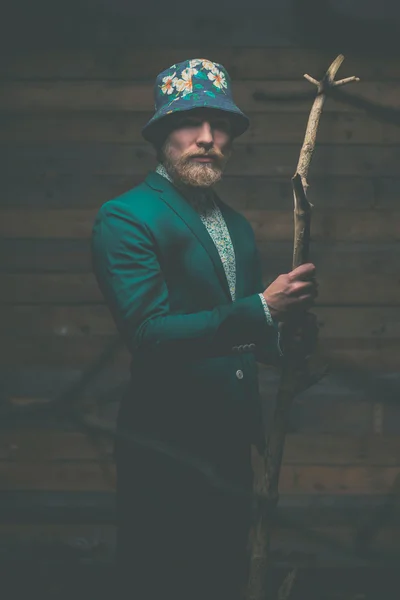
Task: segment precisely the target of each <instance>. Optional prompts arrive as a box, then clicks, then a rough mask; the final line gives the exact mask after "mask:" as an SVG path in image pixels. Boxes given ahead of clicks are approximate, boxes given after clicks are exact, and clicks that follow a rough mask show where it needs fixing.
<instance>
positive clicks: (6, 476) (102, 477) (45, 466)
mask: <svg viewBox="0 0 400 600" xmlns="http://www.w3.org/2000/svg"><path fill="white" fill-rule="evenodd" d="M399 474H400V467H399V466H395V467H391V466H384V467H383V466H368V467H364V466H326V465H324V466H314V465H307V466H302V465H285V464H284V465H282V470H281V475H280V491H281V492H282V493H285V494H320V493H323V494H388V493H390V492H391V491H392V487H393V485H394V483H395V481H396V477H398V476H399ZM114 488H115V466H114V464H113V463H112V462H106V461H103V462H98V461H82V460H79V461H75V462H66V461H64V462H60V463H43V462H34V461H32V462H28V461H27V462H21V463H20V462H14V461H0V491H6V490H15V491H18V490H26V491H31V490H48V491H99V492H104V491H112V490H113V489H114Z"/></svg>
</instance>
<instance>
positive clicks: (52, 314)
mask: <svg viewBox="0 0 400 600" xmlns="http://www.w3.org/2000/svg"><path fill="white" fill-rule="evenodd" d="M313 312H315V314H316V315H317V317H318V323H319V326H320V337H321V339H322V340H325V339H343V340H345V339H353V338H357V339H362V338H365V339H369V338H371V339H373V340H383V339H398V341H399V344H400V310H399V308H398V306H395V307H390V306H389V307H387V306H384V307H375V306H372V307H360V306H356V307H343V306H334V307H332V306H328V307H323V306H315V307H314V308H313ZM0 327H1V329H2V331H3V333H4V335H12V333H14V335H16V336H19V335H24V333H25V332H26V331H29V332H30V333H31V334H32V336H36V335H38V336H49V335H56V336H61V337H68V336H78V337H82V336H84V337H86V336H88V335H113V334H115V332H116V329H115V326H114V323H113V321H112V318H111V315H110V312H109V310H108V308H107V307H106V306H105V305H103V304H91V305H79V306H75V305H56V304H55V305H36V304H33V305H29V304H26V305H4V306H2V309H1V312H0Z"/></svg>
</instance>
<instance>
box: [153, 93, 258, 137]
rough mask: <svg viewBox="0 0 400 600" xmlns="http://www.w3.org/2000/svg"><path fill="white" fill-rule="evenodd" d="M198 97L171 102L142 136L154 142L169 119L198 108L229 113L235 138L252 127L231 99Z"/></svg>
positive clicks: (154, 118) (154, 117)
mask: <svg viewBox="0 0 400 600" xmlns="http://www.w3.org/2000/svg"><path fill="white" fill-rule="evenodd" d="M196 95H197V96H198V97H197V98H196V100H193V98H190V99H189V98H188V99H185V97H183V98H179V100H177V101H175V102H174V101H171V102H170V103H169V104H166V105H164V106H163V107H162V108H160V110H159V111H157V112H156V113H155V114H154V116H153V117H152V118H151V119H150V121H148V123H146V125H145V126H144V127H143V129H142V135H143V137H144V139H145V140H147V141H148V142H154V141H155V140H156V139H157V137H158V134H159V132H160V130H161V129H162V127H163V126H164V125H166V124H167V119H168V117H170V116H171V115H175V114H176V113H178V112H184V111H190V110H195V109H196V108H211V109H215V110H219V111H224V112H226V113H228V115H229V118H230V121H231V124H232V135H233V137H238V136H240V135H242V134H243V133H244V132H245V131H246V130H247V129H248V127H249V125H250V120H249V118H248V117H247V116H246V115H245V114H244V113H243V112H242V111H241V110H240V108H238V107H237V106H236V104H235V103H234V102H232V100H231V99H230V98H224V97H222V98H221V96H219V97H218V100H216V99H215V98H210V97H209V96H206V95H205V94H204V95H203V94H196Z"/></svg>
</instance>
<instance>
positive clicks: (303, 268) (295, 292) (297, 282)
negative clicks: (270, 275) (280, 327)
mask: <svg viewBox="0 0 400 600" xmlns="http://www.w3.org/2000/svg"><path fill="white" fill-rule="evenodd" d="M315 275H316V270H315V266H314V265H313V264H312V263H305V264H304V265H300V267H297V268H296V269H293V271H290V273H285V274H283V275H279V277H277V278H276V279H275V281H273V282H272V283H271V285H269V286H268V287H267V289H266V290H264V292H263V295H264V298H265V300H266V301H267V304H268V307H269V309H270V312H271V316H272V318H273V319H274V320H275V321H282V322H284V321H293V320H296V321H297V320H299V319H300V318H301V314H302V313H305V312H306V311H307V310H308V309H309V308H311V306H312V305H313V304H314V300H315V298H316V297H317V296H318V284H317V282H316V279H315Z"/></svg>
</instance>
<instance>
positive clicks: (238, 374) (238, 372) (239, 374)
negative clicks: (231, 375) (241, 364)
mask: <svg viewBox="0 0 400 600" xmlns="http://www.w3.org/2000/svg"><path fill="white" fill-rule="evenodd" d="M236 377H237V378H238V379H243V371H241V370H240V369H238V370H237V371H236Z"/></svg>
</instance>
